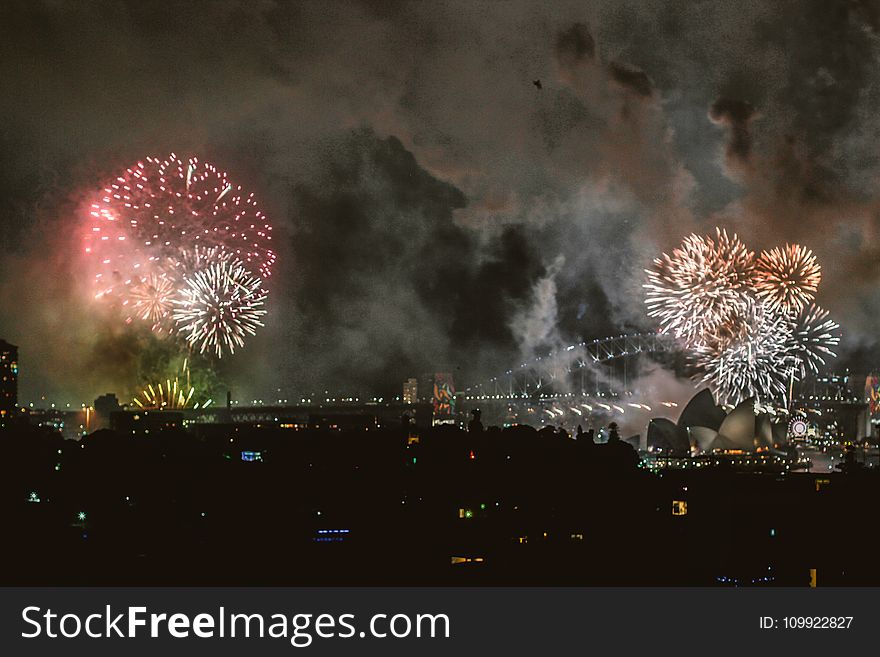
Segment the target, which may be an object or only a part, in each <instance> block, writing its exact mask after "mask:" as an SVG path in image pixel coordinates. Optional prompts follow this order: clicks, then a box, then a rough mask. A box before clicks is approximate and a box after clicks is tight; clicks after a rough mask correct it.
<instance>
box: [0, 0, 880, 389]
mask: <svg viewBox="0 0 880 657" xmlns="http://www.w3.org/2000/svg"><path fill="white" fill-rule="evenodd" d="M876 34H877V12H876V11H875V10H874V9H872V5H870V4H869V3H851V2H828V1H825V0H811V1H809V2H797V3H795V2H781V3H778V2H774V3H770V2H759V1H757V0H748V1H746V2H741V3H729V2H720V1H719V2H704V3H700V4H699V5H690V4H687V5H686V4H683V3H675V2H663V1H660V0H648V1H647V2H646V1H642V0H640V1H638V2H636V1H634V0H633V1H626V0H624V1H622V2H621V1H618V0H614V1H613V2H612V1H611V0H608V1H606V2H594V3H590V4H589V5H584V3H582V2H570V3H569V2H559V3H554V6H553V7H552V10H551V9H549V8H548V9H546V10H545V9H542V8H539V7H536V6H535V5H534V3H530V2H509V3H503V4H497V5H496V4H484V3H457V2H442V3H421V2H398V3H391V4H384V3H383V4H375V3H369V2H363V3H358V2H345V3H343V2H339V3H333V2H331V3H321V5H320V6H318V5H317V4H316V3H315V4H313V3H300V4H294V3H287V2H271V1H268V0H267V1H265V2H259V3H252V2H244V1H243V0H242V1H237V0H227V1H225V2H217V3H201V2H186V3H183V2H181V3H174V6H173V8H172V10H170V11H163V12H156V11H155V10H154V9H153V8H151V7H147V6H145V5H143V4H142V3H135V2H106V3H103V2H94V3H87V4H86V3H68V4H58V3H49V2H45V3H44V2H28V3H14V2H13V3H4V6H3V7H2V8H0V76H2V79H3V80H4V86H5V88H7V89H12V90H15V92H14V93H7V94H4V95H3V97H2V98H0V116H2V118H3V121H2V122H0V228H2V230H0V254H2V255H0V272H2V279H0V280H2V284H0V306H2V308H3V312H2V316H0V337H3V338H5V339H7V340H9V341H11V342H13V343H16V344H19V345H20V347H21V361H22V399H23V401H28V400H32V399H38V398H39V397H40V396H41V395H47V396H52V397H59V398H62V397H63V396H67V398H68V399H69V400H70V401H76V402H79V401H86V400H89V399H92V398H93V397H94V396H95V395H96V394H100V393H103V392H106V391H108V390H116V391H119V392H122V391H124V390H126V389H131V388H132V387H134V386H135V385H136V384H138V383H140V381H139V380H138V379H139V378H141V377H143V376H144V373H143V369H144V366H143V364H142V363H141V355H142V354H143V353H144V351H145V350H146V351H149V350H150V349H161V346H159V347H157V346H155V345H153V344H152V343H150V338H149V336H146V337H144V336H142V335H140V334H139V333H138V332H137V331H134V330H131V329H129V328H126V327H124V326H117V325H114V324H113V322H112V321H111V320H110V319H109V318H107V317H106V316H105V315H104V313H103V311H102V310H101V309H100V308H99V307H96V306H95V304H92V303H88V302H87V299H88V281H87V280H85V277H84V276H83V271H82V268H81V263H80V260H79V255H78V249H79V240H80V237H79V235H80V232H79V231H80V215H79V213H80V211H81V209H80V208H81V202H82V200H83V199H85V198H86V197H87V196H88V195H89V194H90V193H92V192H93V191H94V190H97V189H99V188H100V187H101V185H102V184H103V183H104V182H105V181H106V180H107V179H108V178H110V177H112V176H113V175H115V173H116V172H118V171H119V170H121V169H122V168H124V167H126V166H128V165H129V164H131V163H132V162H133V161H135V160H137V159H138V158H141V157H144V156H145V155H150V154H152V155H163V154H165V153H168V152H170V151H172V150H173V151H175V152H177V153H178V154H181V155H190V154H198V155H199V156H200V157H201V158H203V159H206V160H208V161H211V162H214V163H216V164H218V165H219V166H221V167H222V168H224V169H226V170H227V171H228V172H229V174H230V177H231V179H233V180H234V181H236V182H237V183H240V184H241V185H242V186H244V187H245V188H247V189H249V190H253V191H254V192H255V193H256V194H257V196H258V198H259V199H260V201H261V205H262V207H263V208H264V209H265V210H266V213H267V215H268V216H269V217H270V218H271V219H272V221H273V223H274V224H275V227H276V231H277V232H276V240H277V242H276V246H277V251H278V254H279V261H278V269H277V275H276V276H273V279H274V280H273V281H272V287H271V288H270V297H271V298H270V314H269V316H268V317H267V326H266V328H265V329H264V330H262V331H261V332H260V333H259V334H258V336H257V337H256V338H255V339H253V340H251V341H250V342H249V344H248V345H247V347H246V348H245V350H243V352H242V353H241V354H240V355H237V356H236V358H235V359H234V360H232V361H230V362H229V363H224V364H223V366H222V369H223V372H222V374H223V377H224V378H225V379H227V380H228V381H229V382H230V383H231V384H232V385H233V388H234V390H235V391H236V395H237V396H240V397H241V398H248V397H250V396H253V397H258V396H268V395H270V394H274V393H275V392H276V391H277V390H278V389H279V388H281V389H283V391H284V393H285V395H286V396H291V397H292V396H295V395H297V394H299V393H303V394H305V393H307V392H311V391H314V390H323V389H335V390H347V391H351V392H359V393H362V394H366V393H368V392H376V393H380V394H389V393H393V392H396V391H397V388H398V386H399V382H400V381H402V380H404V379H405V378H407V377H409V376H414V375H419V374H421V373H422V372H427V371H437V370H440V369H443V370H453V371H455V373H456V374H455V376H456V379H457V380H461V381H478V380H480V379H481V377H486V378H488V377H490V376H493V375H495V374H498V373H499V372H501V371H504V370H506V369H508V368H509V367H510V366H511V365H512V364H514V363H515V362H518V360H519V359H520V358H521V357H522V355H523V353H525V352H527V351H529V350H530V349H536V348H539V345H540V344H542V343H551V344H552V343H555V342H558V343H560V344H571V343H574V342H576V341H578V340H579V339H592V338H599V337H604V336H606V335H609V334H616V333H620V332H624V331H629V330H644V329H649V328H650V327H651V324H650V323H649V322H648V321H647V320H646V318H645V316H644V308H643V301H642V293H641V288H640V284H641V277H642V275H643V274H642V269H643V268H644V266H645V265H646V264H647V263H648V262H650V258H651V257H653V256H654V255H656V254H657V253H658V251H660V250H667V249H669V248H671V247H673V246H674V245H675V244H677V243H678V242H679V241H680V240H681V238H682V237H683V236H684V235H686V234H688V233H690V232H692V231H705V232H709V231H711V230H713V229H714V226H715V225H716V224H717V225H720V226H723V227H726V228H728V229H733V230H736V231H738V232H740V233H741V234H742V235H743V238H744V239H746V240H747V241H748V242H749V243H750V244H753V245H754V246H755V248H758V249H761V248H765V247H766V246H771V245H775V244H779V243H784V242H786V241H788V242H801V243H803V244H804V245H805V246H807V247H809V248H812V249H813V250H814V251H815V252H816V253H817V255H818V257H819V259H820V261H821V262H822V264H823V274H824V276H825V279H824V281H823V283H822V286H821V288H820V290H821V291H822V292H821V294H820V299H819V301H820V303H822V304H823V305H825V306H827V307H828V309H829V310H830V311H831V312H832V314H833V315H834V316H835V317H836V318H837V319H838V320H839V321H840V323H841V324H842V328H843V331H844V335H845V339H846V357H845V358H844V360H842V361H840V365H841V366H842V365H845V364H847V363H850V362H853V359H857V362H859V363H863V362H867V363H873V362H875V361H874V360H873V359H876V358H877V356H878V355H880V353H878V350H877V339H876V337H875V336H876V335H878V333H880V332H878V326H877V319H876V318H877V317H878V316H880V314H878V311H880V296H878V293H877V283H878V277H880V270H878V265H877V263H878V261H880V259H878V256H880V253H878V252H877V247H876V246H875V245H876V244H877V243H878V240H877V237H878V236H877V232H878V228H877V226H878V224H877V217H878V216H880V214H878V209H880V208H878V196H877V192H876V189H877V178H878V174H880V157H878V156H877V154H876V152H875V150H876V149H875V148H874V147H873V142H874V141H875V136H876V133H877V131H878V129H880V124H878V121H880V119H878V118H877V114H876V111H875V108H876V105H877V101H878V100H880V71H878V70H877V68H876V66H874V62H875V61H876V59H877V56H878V55H880V52H878V49H880V44H878V40H877V36H876ZM533 80H540V81H541V85H540V88H538V86H537V85H534V84H533V83H532V82H533ZM758 117H759V118H758ZM846 358H849V360H847V359H846ZM61 401H63V399H61Z"/></svg>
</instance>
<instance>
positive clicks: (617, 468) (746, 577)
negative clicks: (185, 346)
mask: <svg viewBox="0 0 880 657" xmlns="http://www.w3.org/2000/svg"><path fill="white" fill-rule="evenodd" d="M476 420H477V422H476V423H474V424H472V427H471V431H468V432H465V431H459V430H457V429H454V428H448V427H436V428H433V429H427V430H424V429H423V430H419V431H417V430H415V429H407V428H401V429H400V430H396V431H375V430H371V431H352V432H329V431H289V430H288V431H285V430H282V429H277V428H271V429H265V428H259V427H247V426H243V425H239V426H237V427H236V426H233V425H228V426H223V425H212V426H204V427H201V428H200V429H199V431H198V432H197V433H191V432H184V431H180V430H169V431H162V432H154V433H151V434H150V435H136V436H131V435H120V434H117V433H114V432H111V431H99V432H96V433H94V434H92V435H90V436H87V437H85V438H84V439H83V440H82V442H74V441H63V440H62V439H61V438H60V436H58V435H57V434H52V433H48V432H44V431H43V430H40V429H30V428H24V429H19V430H15V431H11V430H10V431H6V432H3V433H2V434H0V437H2V440H3V444H4V459H3V467H4V472H3V476H2V501H3V508H2V513H3V523H4V526H5V530H6V531H5V532H4V534H5V537H4V538H5V540H4V550H3V554H4V561H5V563H4V564H3V565H4V567H3V576H2V579H3V582H2V583H3V584H5V585H84V584H88V585H489V584H495V585H615V586H621V585H649V586H654V585H656V586H661V585H663V586H665V585H700V586H702V585H733V584H738V585H792V586H807V585H808V584H809V581H810V576H811V573H810V570H811V569H815V571H816V580H817V583H818V584H819V585H820V586H825V585H847V586H862V585H864V586H868V585H874V586H876V585H878V584H880V577H878V565H877V562H876V559H874V558H873V557H871V555H872V554H874V553H875V552H876V549H877V547H878V525H877V523H876V521H875V519H874V517H873V512H872V509H873V504H874V503H875V502H876V500H877V499H878V495H877V493H878V481H880V480H878V477H877V476H876V474H874V473H866V472H855V473H848V474H842V473H835V474H830V475H823V476H817V475H810V474H803V473H798V474H789V475H787V476H786V475H779V474H773V473H737V472H734V471H730V470H725V469H717V468H716V469H709V470H701V471H695V472H694V471H669V472H665V473H661V474H652V473H650V472H648V471H646V470H644V469H641V468H640V467H639V459H638V456H637V454H636V452H635V451H634V450H633V448H632V447H631V446H630V445H628V444H627V443H625V442H622V441H620V440H612V441H611V442H609V443H608V444H604V445H596V444H593V442H592V440H591V439H588V437H589V438H592V433H582V432H579V434H578V438H579V439H573V438H570V437H568V436H567V434H561V433H557V432H554V431H553V430H542V431H541V432H536V431H535V430H533V429H531V428H528V427H514V428H511V429H506V430H504V431H501V430H497V429H490V430H488V431H482V430H481V427H480V426H479V417H476ZM682 503H684V504H682ZM673 510H674V511H675V513H676V514H678V515H675V514H674V513H673ZM83 514H84V515H83Z"/></svg>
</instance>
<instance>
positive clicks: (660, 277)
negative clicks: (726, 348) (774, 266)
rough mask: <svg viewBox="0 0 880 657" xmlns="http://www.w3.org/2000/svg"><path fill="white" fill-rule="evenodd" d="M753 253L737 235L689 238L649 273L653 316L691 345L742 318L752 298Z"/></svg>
mask: <svg viewBox="0 0 880 657" xmlns="http://www.w3.org/2000/svg"><path fill="white" fill-rule="evenodd" d="M753 269H754V253H753V252H752V251H749V250H748V249H747V248H746V246H745V245H744V244H743V243H742V242H741V241H740V239H739V238H738V237H737V236H736V235H728V234H727V231H724V230H721V229H716V236H715V238H714V239H713V238H711V237H708V236H700V235H689V236H688V237H686V238H685V239H684V241H683V242H682V244H681V245H680V246H679V247H678V248H676V249H674V250H673V252H672V254H671V255H667V254H665V253H664V254H663V255H662V257H660V258H655V259H654V266H653V268H651V269H646V270H645V273H646V274H647V281H646V283H645V284H644V286H643V287H644V288H645V290H646V298H645V303H646V304H647V306H648V315H649V316H650V317H656V318H658V319H659V320H660V330H661V331H663V332H664V333H671V334H672V335H674V336H675V337H677V338H680V339H683V340H685V341H686V342H689V343H690V342H693V341H697V340H699V339H700V337H701V336H702V335H704V334H705V333H706V332H707V331H713V330H715V329H716V328H718V327H719V326H722V325H723V324H725V323H726V322H728V321H729V320H730V317H731V316H735V315H736V314H738V313H739V312H740V309H741V307H742V306H743V305H744V304H745V303H746V302H747V301H748V298H749V294H750V292H751V288H750V281H751V278H752V271H753Z"/></svg>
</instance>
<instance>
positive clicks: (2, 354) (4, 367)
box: [0, 340, 18, 418]
mask: <svg viewBox="0 0 880 657" xmlns="http://www.w3.org/2000/svg"><path fill="white" fill-rule="evenodd" d="M17 404H18V347H16V346H15V345H13V344H9V343H8V342H6V340H0V416H2V417H3V418H5V417H7V416H11V415H14V414H15V407H16V405H17Z"/></svg>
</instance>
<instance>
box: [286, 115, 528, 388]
mask: <svg viewBox="0 0 880 657" xmlns="http://www.w3.org/2000/svg"><path fill="white" fill-rule="evenodd" d="M321 151H322V153H323V155H322V156H321V157H322V160H323V164H322V166H321V167H320V169H319V173H318V175H317V176H316V177H315V179H314V180H313V181H312V182H310V183H309V184H297V185H296V186H295V187H294V192H293V196H294V198H293V202H292V211H293V213H294V215H295V216H296V217H297V226H296V228H295V230H294V231H293V234H292V235H291V240H290V243H289V245H288V246H287V248H286V249H285V252H287V253H288V254H289V257H290V258H291V260H292V261H293V263H294V268H295V277H294V282H293V284H292V286H291V288H290V290H289V291H290V292H291V294H292V298H293V299H294V301H293V304H292V307H291V310H292V311H293V312H294V313H295V314H296V315H297V316H300V317H303V318H305V319H306V321H307V323H308V325H309V326H310V327H311V329H310V330H305V331H295V332H293V333H292V334H290V335H289V338H288V339H289V342H288V345H289V348H290V353H291V354H293V355H294V360H295V362H296V364H297V366H298V367H303V368H304V369H305V370H306V371H315V372H320V373H321V376H322V377H324V380H326V378H328V377H329V378H330V380H333V381H345V382H347V383H348V384H350V385H352V386H354V387H355V389H357V390H368V389H370V387H371V386H372V385H373V384H374V383H375V381H377V380H378V381H384V380H391V381H396V379H397V378H399V376H400V372H410V373H412V374H414V375H415V374H420V373H421V372H422V371H428V370H430V368H431V367H432V366H436V365H437V364H441V365H444V366H447V367H448V366H450V365H455V364H456V363H455V362H451V361H455V360H459V359H465V358H469V355H468V354H465V353H462V352H461V349H463V348H465V347H470V348H471V350H472V351H473V352H479V350H480V349H481V348H484V347H487V346H488V348H489V349H490V350H491V349H492V348H507V349H508V353H516V352H515V348H516V344H515V342H514V339H513V336H512V334H511V332H510V329H509V328H508V322H509V320H510V317H511V314H512V312H513V310H514V309H515V307H516V304H517V302H518V301H520V300H522V299H524V298H525V297H526V296H527V294H528V292H529V281H530V280H531V277H532V276H533V275H534V273H535V271H534V269H535V265H534V264H530V260H534V258H535V256H534V255H533V254H532V253H530V250H529V247H528V245H526V244H524V243H523V242H522V240H521V239H520V238H519V237H518V236H517V234H516V233H515V232H513V230H510V231H505V233H504V234H503V235H502V236H501V237H500V239H499V240H498V241H497V242H495V241H493V245H492V246H491V248H490V249H489V251H488V252H487V253H486V254H485V255H481V252H480V248H479V240H478V235H477V234H476V233H475V232H474V231H472V230H471V229H468V228H463V227H461V226H459V225H457V224H456V223H455V222H454V220H453V212H454V211H455V210H456V209H458V208H462V207H463V206H464V205H465V203H466V200H465V197H464V195H463V194H462V193H461V191H460V190H458V189H456V188H455V187H454V186H452V185H449V184H448V183H444V182H442V181H439V180H437V179H436V178H434V177H433V176H431V175H430V174H428V173H427V172H426V171H425V170H424V169H422V168H421V167H420V166H419V164H418V163H417V162H416V160H415V158H414V157H413V155H412V154H411V153H410V152H408V151H407V150H405V149H404V148H403V146H402V145H401V143H400V141H399V140H398V139H396V138H394V137H388V138H386V139H380V138H379V137H377V136H376V135H375V134H374V133H373V132H372V131H371V130H368V129H360V130H357V131H355V132H354V133H352V134H350V135H346V136H343V137H340V138H338V139H333V140H328V141H326V142H325V143H323V144H322V148H321ZM318 383H319V384H320V380H319V381H318Z"/></svg>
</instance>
